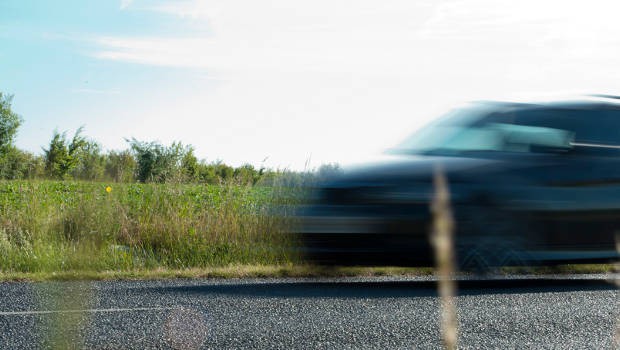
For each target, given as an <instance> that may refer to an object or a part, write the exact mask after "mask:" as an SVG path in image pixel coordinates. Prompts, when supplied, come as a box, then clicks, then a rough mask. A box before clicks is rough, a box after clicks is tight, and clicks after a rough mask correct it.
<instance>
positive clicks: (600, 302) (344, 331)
mask: <svg viewBox="0 0 620 350" xmlns="http://www.w3.org/2000/svg"><path fill="white" fill-rule="evenodd" d="M459 287H460V289H459V296H458V298H457V306H458V311H459V318H460V346H461V348H502V349H504V348H547V349H550V348H563V349H580V348H590V349H609V348H612V341H613V340H612V339H613V332H614V330H615V328H616V327H617V325H616V320H617V318H618V314H619V313H618V307H619V306H620V305H619V304H618V303H619V296H620V294H619V292H618V291H617V290H616V289H615V287H613V286H612V285H611V284H609V283H607V282H606V281H604V280H601V279H593V278H589V279H565V278H562V279H547V278H545V279H535V280H532V279H518V280H496V281H461V282H460V283H459ZM438 307H439V303H438V298H437V296H436V293H435V283H434V282H433V281H430V280H428V279H412V278H409V279H393V278H392V279H389V278H388V279H386V278H372V279H359V278H358V279H345V280H300V279H277V280H273V279H266V280H174V281H146V282H144V281H143V282H133V281H124V282H90V283H85V282H63V283H0V330H1V334H0V348H1V349H10V348H24V349H25V348H28V349H30V348H49V347H56V348H69V347H78V348H95V349H96V348H102V349H114V348H119V349H120V348H123V349H126V348H136V349H143V348H182V349H185V348H281V349H290V348H312V349H316V348H319V349H320V348H325V349H327V348H377V349H386V348H390V349H391V348H408V349H410V348H421V349H428V348H440V344H441V343H440V335H439V320H438V316H439V309H438ZM59 310H61V311H60V312H59Z"/></svg>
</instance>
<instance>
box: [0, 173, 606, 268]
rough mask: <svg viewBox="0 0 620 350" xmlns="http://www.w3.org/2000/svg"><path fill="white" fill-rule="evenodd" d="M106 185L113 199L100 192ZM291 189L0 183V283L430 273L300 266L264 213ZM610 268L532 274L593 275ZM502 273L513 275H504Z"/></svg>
mask: <svg viewBox="0 0 620 350" xmlns="http://www.w3.org/2000/svg"><path fill="white" fill-rule="evenodd" d="M107 186H111V187H112V191H111V192H110V193H107V192H106V190H105V189H106V187H107ZM298 192H299V190H295V189H286V190H285V189H283V188H278V187H250V186H239V185H186V184H165V185H162V184H106V183H92V182H58V181H0V280H21V279H27V280H58V279H60V280H62V279H118V278H123V279H125V278H128V279H131V278H171V277H223V278H226V277H286V276H290V277H312V276H354V275H358V276H359V275H364V276H376V275H412V274H413V275H419V274H430V273H432V272H433V271H432V269H429V268H422V269H412V268H394V267H385V268H332V269H326V268H321V267H315V266H309V265H305V264H303V262H302V261H301V260H300V259H299V257H297V256H295V254H293V253H292V252H293V250H292V249H291V248H292V247H293V246H294V245H295V244H294V242H292V241H291V236H290V235H289V234H288V232H289V231H290V229H289V228H290V225H291V224H292V220H293V219H292V218H291V217H290V216H286V215H272V213H273V210H272V209H270V208H273V206H272V205H278V206H280V207H282V205H284V208H286V204H294V203H295V202H296V201H297V199H296V198H298V197H297V196H298V195H299V193H298ZM612 269H613V266H612V265H570V266H560V267H555V268H539V269H535V270H527V271H526V272H531V271H534V272H536V273H557V272H560V273H597V272H598V273H600V272H610V271H612ZM505 271H506V272H521V271H519V269H510V268H507V269H505Z"/></svg>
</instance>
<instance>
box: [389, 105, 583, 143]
mask: <svg viewBox="0 0 620 350" xmlns="http://www.w3.org/2000/svg"><path fill="white" fill-rule="evenodd" d="M530 119H531V118H530ZM573 137H574V133H573V132H571V131H568V130H563V129H556V128H552V127H547V126H540V125H523V124H522V123H520V121H519V119H518V117H516V118H515V113H514V112H505V111H502V112H496V111H493V110H491V109H489V108H485V107H470V108H464V109H458V110H454V111H451V112H449V113H448V114H446V115H445V116H443V117H442V118H440V119H438V120H437V121H435V122H433V123H431V124H429V125H427V126H426V127H424V128H422V129H420V130H419V131H417V132H415V133H414V134H413V135H411V136H410V137H408V138H406V139H405V140H404V141H403V142H401V143H400V144H399V145H398V146H397V147H395V148H394V149H392V153H401V154H402V153H405V154H455V155H458V154H463V153H470V152H489V151H496V152H540V151H559V150H566V149H569V148H570V147H571V145H570V144H571V141H572V140H573Z"/></svg>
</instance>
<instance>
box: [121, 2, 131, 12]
mask: <svg viewBox="0 0 620 350" xmlns="http://www.w3.org/2000/svg"><path fill="white" fill-rule="evenodd" d="M132 2H133V0H121V6H120V8H121V10H124V9H126V8H127V7H129V6H130V5H131V3H132Z"/></svg>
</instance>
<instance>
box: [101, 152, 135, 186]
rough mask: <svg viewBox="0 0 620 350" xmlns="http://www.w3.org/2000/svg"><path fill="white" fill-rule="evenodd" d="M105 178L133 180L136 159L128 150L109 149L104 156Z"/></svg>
mask: <svg viewBox="0 0 620 350" xmlns="http://www.w3.org/2000/svg"><path fill="white" fill-rule="evenodd" d="M105 160H106V162H105V178H106V179H110V180H112V181H115V182H131V181H133V180H134V172H135V170H136V160H135V158H134V157H133V155H132V154H131V152H130V151H129V150H125V151H120V152H117V151H111V152H109V153H108V154H107V156H106V158H105Z"/></svg>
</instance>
